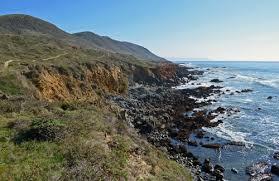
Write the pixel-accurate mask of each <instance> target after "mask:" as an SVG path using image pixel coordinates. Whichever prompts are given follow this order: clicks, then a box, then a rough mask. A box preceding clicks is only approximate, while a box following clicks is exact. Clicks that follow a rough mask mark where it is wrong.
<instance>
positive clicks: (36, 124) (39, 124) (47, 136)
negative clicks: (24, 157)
mask: <svg viewBox="0 0 279 181" xmlns="http://www.w3.org/2000/svg"><path fill="white" fill-rule="evenodd" d="M64 133H65V124H64V123H63V121H61V120H56V119H53V120H46V119H36V120H33V121H32V123H31V125H30V126H29V127H28V128H27V129H23V130H20V131H19V132H18V134H17V135H16V136H15V139H14V141H15V142H16V143H22V142H25V141H32V140H35V141H54V140H59V139H62V138H63V137H64Z"/></svg>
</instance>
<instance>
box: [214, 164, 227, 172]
mask: <svg viewBox="0 0 279 181" xmlns="http://www.w3.org/2000/svg"><path fill="white" fill-rule="evenodd" d="M214 170H220V171H221V172H225V168H224V167H222V166H221V165H218V164H217V165H215V167H214Z"/></svg>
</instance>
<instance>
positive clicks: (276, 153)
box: [273, 152, 279, 160]
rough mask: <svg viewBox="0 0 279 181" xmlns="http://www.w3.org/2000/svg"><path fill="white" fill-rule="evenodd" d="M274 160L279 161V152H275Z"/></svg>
mask: <svg viewBox="0 0 279 181" xmlns="http://www.w3.org/2000/svg"><path fill="white" fill-rule="evenodd" d="M273 158H275V159H276V160H279V152H275V153H274V155H273Z"/></svg>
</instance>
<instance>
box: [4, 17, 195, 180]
mask: <svg viewBox="0 0 279 181" xmlns="http://www.w3.org/2000/svg"><path fill="white" fill-rule="evenodd" d="M0 39H1V41H0V144H1V149H0V163H1V164H0V180H4V181H5V180H174V179H179V180H191V175H190V173H189V171H188V169H185V167H183V166H182V165H179V164H178V163H177V162H175V161H173V160H170V159H169V158H168V156H167V154H166V153H165V152H162V151H160V150H158V149H157V148H156V147H155V146H153V145H152V144H150V143H149V142H148V141H147V140H146V139H144V138H143V137H142V136H140V135H139V133H138V130H137V129H135V128H133V127H131V126H130V124H129V123H128V122H127V121H126V120H125V119H124V117H123V111H124V110H123V108H121V107H120V106H119V105H118V104H116V103H114V102H112V99H114V98H121V97H127V96H128V95H129V89H130V88H131V87H133V86H134V85H137V84H140V83H141V84H150V85H151V84H155V85H156V84H163V83H165V82H166V83H174V81H175V80H176V79H175V75H176V69H175V68H176V66H175V65H169V64H161V63H156V62H154V61H150V60H141V59H139V58H136V57H135V55H134V56H132V55H130V54H129V55H127V54H120V53H119V52H118V51H117V52H116V51H115V50H117V49H114V51H110V50H109V51H108V50H104V48H103V47H101V46H100V45H98V47H97V44H98V43H95V44H96V45H94V48H90V47H93V45H92V44H93V43H92V41H88V40H84V39H83V38H79V37H77V36H76V35H71V34H69V33H67V32H64V31H62V30H60V29H59V28H57V27H56V26H54V25H52V24H50V23H48V22H45V21H42V20H40V19H37V18H33V17H30V16H26V15H7V16H1V17H0ZM111 41H113V40H111ZM101 43H102V42H101ZM73 45H74V46H73ZM95 46H96V47H97V48H96V47H95ZM113 46H120V45H118V43H116V44H115V45H113ZM133 46H134V45H133ZM113 48H115V47H113ZM120 50H122V47H120V48H119V51H120ZM145 51H147V50H145ZM169 79H171V80H169Z"/></svg>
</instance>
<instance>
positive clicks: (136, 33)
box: [0, 0, 279, 60]
mask: <svg viewBox="0 0 279 181" xmlns="http://www.w3.org/2000/svg"><path fill="white" fill-rule="evenodd" d="M278 8H279V0H79V1H77V0H40V1H38V0H0V14H1V15H4V14H19V13H20V14H29V15H32V16H36V17H39V18H42V19H44V20H47V21H50V22H51V23H54V24H56V25H57V26H58V27H60V28H62V29H64V30H66V31H67V32H71V33H74V32H79V31H93V32H95V33H97V34H100V35H106V36H110V37H112V38H114V39H117V40H123V41H129V42H133V43H137V44H140V45H143V46H144V47H146V48H148V49H150V50H151V51H152V52H154V53H156V54H158V55H160V56H163V57H180V58H209V59H218V60H279V10H278Z"/></svg>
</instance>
